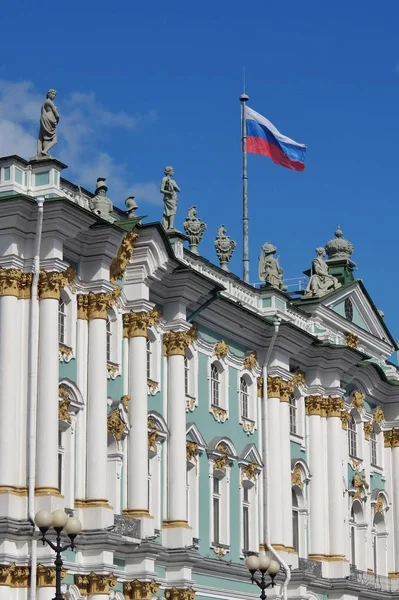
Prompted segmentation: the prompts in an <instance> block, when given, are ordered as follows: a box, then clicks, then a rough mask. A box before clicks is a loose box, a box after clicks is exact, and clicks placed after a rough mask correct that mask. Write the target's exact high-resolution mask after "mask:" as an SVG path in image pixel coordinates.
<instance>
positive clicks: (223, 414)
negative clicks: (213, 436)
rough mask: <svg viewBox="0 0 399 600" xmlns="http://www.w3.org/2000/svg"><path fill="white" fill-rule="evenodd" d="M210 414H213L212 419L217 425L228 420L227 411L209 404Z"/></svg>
mask: <svg viewBox="0 0 399 600" xmlns="http://www.w3.org/2000/svg"><path fill="white" fill-rule="evenodd" d="M210 412H211V413H212V414H213V418H214V419H215V421H217V422H218V423H224V422H225V421H226V419H227V418H228V414H227V410H226V409H225V408H222V407H221V406H216V405H215V404H211V410H210Z"/></svg>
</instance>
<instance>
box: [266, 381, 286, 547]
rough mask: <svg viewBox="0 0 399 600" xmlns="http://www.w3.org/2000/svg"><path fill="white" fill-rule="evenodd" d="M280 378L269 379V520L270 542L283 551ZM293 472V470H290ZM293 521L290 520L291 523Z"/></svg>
mask: <svg viewBox="0 0 399 600" xmlns="http://www.w3.org/2000/svg"><path fill="white" fill-rule="evenodd" d="M280 383H281V379H280V378H279V377H268V378H267V396H268V399H267V412H268V432H267V433H268V438H269V445H268V452H269V473H268V475H269V515H268V516H266V518H268V519H269V526H270V542H271V544H272V545H273V546H277V548H278V549H279V550H283V549H284V548H283V546H284V542H283V515H282V510H281V507H282V504H283V488H282V485H281V473H282V465H281V425H280ZM290 472H291V469H290ZM291 521H292V519H290V522H291Z"/></svg>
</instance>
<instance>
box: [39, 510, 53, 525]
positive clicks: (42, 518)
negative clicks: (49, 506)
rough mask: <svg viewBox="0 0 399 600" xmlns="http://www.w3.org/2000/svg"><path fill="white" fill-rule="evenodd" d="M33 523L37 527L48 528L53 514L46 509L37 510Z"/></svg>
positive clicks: (51, 522)
mask: <svg viewBox="0 0 399 600" xmlns="http://www.w3.org/2000/svg"><path fill="white" fill-rule="evenodd" d="M35 523H36V525H37V526H38V528H39V529H48V528H49V527H51V526H52V524H53V515H52V514H51V512H49V511H48V510H39V512H38V513H36V515H35Z"/></svg>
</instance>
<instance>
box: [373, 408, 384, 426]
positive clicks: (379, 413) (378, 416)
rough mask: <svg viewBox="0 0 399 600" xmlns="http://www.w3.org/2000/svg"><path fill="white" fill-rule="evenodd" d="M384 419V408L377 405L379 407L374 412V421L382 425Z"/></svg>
mask: <svg viewBox="0 0 399 600" xmlns="http://www.w3.org/2000/svg"><path fill="white" fill-rule="evenodd" d="M384 419H385V415H384V409H383V408H382V406H377V408H376V409H375V411H374V413H373V421H374V423H378V425H381V423H382V422H383V420H384Z"/></svg>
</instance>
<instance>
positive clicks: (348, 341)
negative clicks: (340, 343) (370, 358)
mask: <svg viewBox="0 0 399 600" xmlns="http://www.w3.org/2000/svg"><path fill="white" fill-rule="evenodd" d="M345 345H346V346H348V348H357V347H358V345H359V338H358V337H357V335H355V334H354V333H352V332H350V331H347V332H346V333H345Z"/></svg>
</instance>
